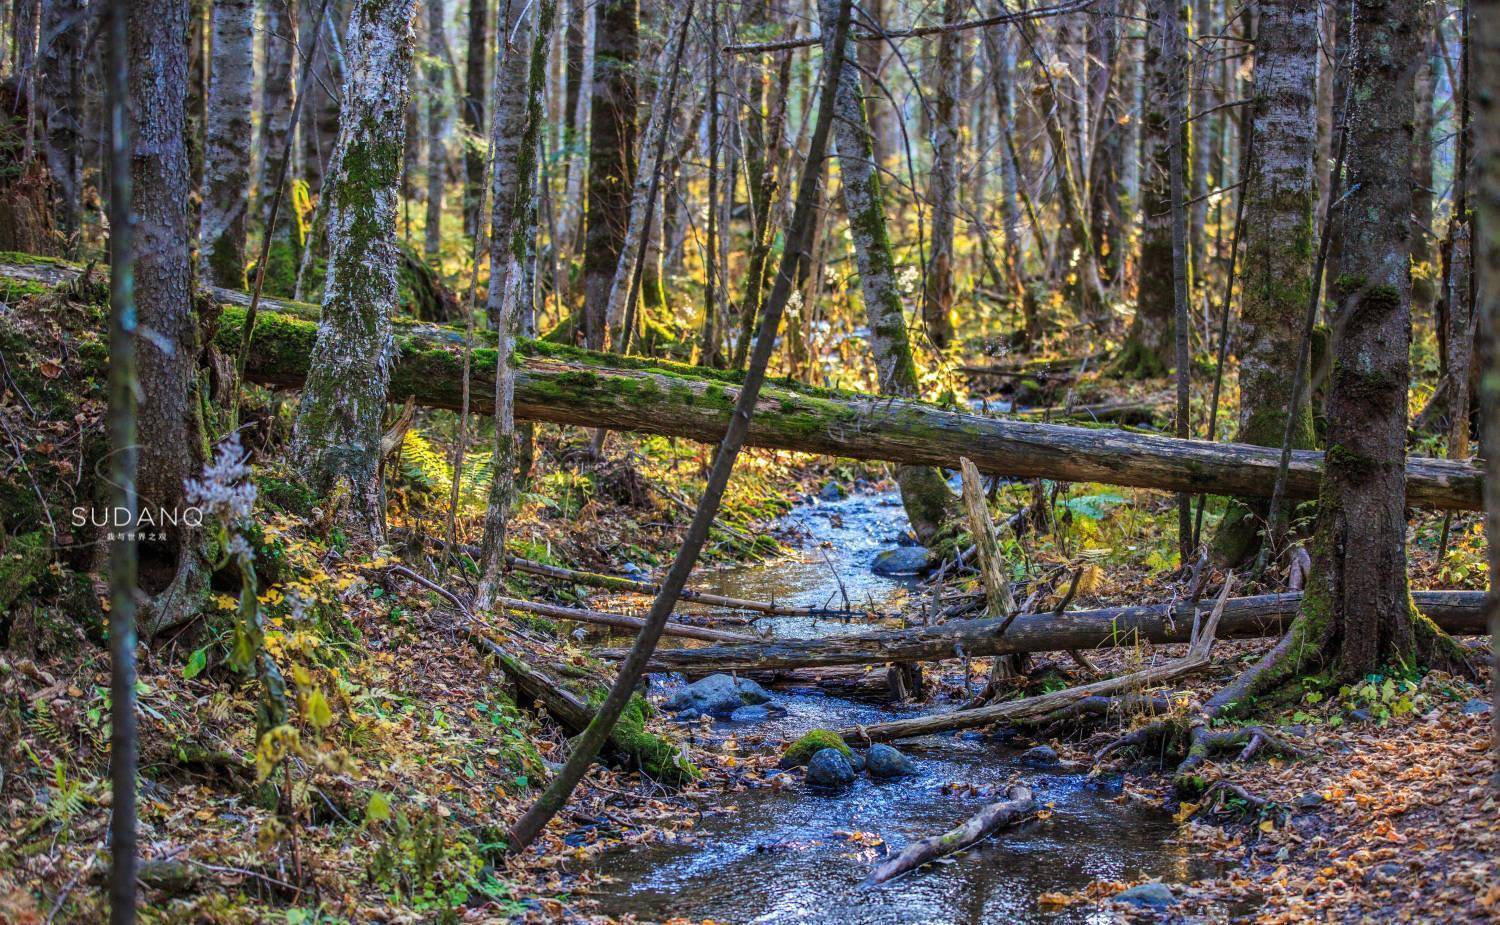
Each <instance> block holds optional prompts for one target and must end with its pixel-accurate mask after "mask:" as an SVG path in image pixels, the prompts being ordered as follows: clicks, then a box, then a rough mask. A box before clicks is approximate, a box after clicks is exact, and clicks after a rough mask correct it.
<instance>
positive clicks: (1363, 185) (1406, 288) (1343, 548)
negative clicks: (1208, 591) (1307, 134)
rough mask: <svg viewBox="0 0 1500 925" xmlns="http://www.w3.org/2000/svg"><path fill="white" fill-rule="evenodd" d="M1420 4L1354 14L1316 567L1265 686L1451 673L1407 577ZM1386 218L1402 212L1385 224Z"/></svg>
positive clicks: (1368, 1) (1364, 0)
mask: <svg viewBox="0 0 1500 925" xmlns="http://www.w3.org/2000/svg"><path fill="white" fill-rule="evenodd" d="M1420 32H1421V18H1420V16H1419V15H1418V5H1417V3H1416V2H1415V0H1357V2H1356V3H1355V5H1354V33H1353V37H1352V48H1351V50H1352V54H1353V58H1352V68H1351V74H1350V80H1351V81H1352V85H1351V88H1352V92H1351V94H1350V101H1351V102H1350V107H1351V112H1350V113H1349V156H1348V169H1349V177H1350V180H1349V185H1348V189H1349V193H1348V202H1347V203H1346V205H1345V208H1344V210H1343V213H1342V214H1343V216H1344V219H1345V220H1344V222H1343V229H1344V231H1343V243H1344V251H1343V255H1342V261H1343V262H1342V266H1341V268H1340V274H1339V277H1338V279H1337V281H1336V283H1335V285H1334V292H1335V295H1336V296H1337V308H1336V310H1335V312H1334V315H1333V318H1332V320H1333V323H1334V335H1333V344H1334V346H1333V357H1334V361H1333V372H1332V374H1331V376H1330V380H1329V388H1328V403H1327V409H1328V436H1327V443H1328V448H1329V449H1328V459H1327V463H1326V465H1325V467H1324V472H1323V482H1322V486H1321V489H1320V491H1319V498H1318V521H1317V528H1316V533H1315V535H1314V538H1313V546H1312V549H1313V557H1312V559H1313V566H1312V572H1311V575H1310V577H1309V579H1308V583H1307V596H1306V598H1305V600H1304V601H1303V605H1302V614H1301V617H1300V618H1299V620H1298V624H1297V625H1296V626H1294V627H1293V629H1292V645H1291V646H1290V652H1291V656H1290V658H1289V659H1287V660H1285V662H1284V663H1283V664H1282V665H1280V666H1277V667H1276V668H1275V669H1273V670H1269V671H1267V672H1265V673H1264V674H1265V680H1264V681H1262V682H1260V683H1261V684H1262V685H1268V684H1273V683H1277V682H1280V681H1284V680H1286V679H1287V678H1288V677H1289V676H1291V674H1292V673H1293V672H1295V671H1299V670H1302V669H1304V668H1305V667H1307V666H1309V665H1313V664H1318V663H1320V662H1321V663H1331V667H1332V669H1333V673H1334V674H1335V675H1336V676H1338V677H1344V678H1351V677H1359V676H1363V675H1365V674H1367V673H1369V672H1372V671H1375V670H1377V669H1379V668H1380V667H1381V666H1383V665H1387V664H1390V663H1392V662H1394V661H1397V660H1398V659H1404V660H1406V661H1408V662H1411V661H1417V662H1420V663H1423V664H1432V665H1439V666H1441V667H1452V666H1453V665H1454V664H1455V663H1456V662H1457V661H1458V660H1457V659H1456V658H1455V655H1454V653H1453V652H1451V651H1449V649H1450V648H1451V644H1450V645H1449V646H1444V645H1442V643H1448V642H1449V641H1448V640H1447V639H1446V637H1443V636H1442V634H1441V632H1440V631H1439V630H1438V629H1437V627H1435V626H1434V625H1433V624H1432V622H1431V621H1430V620H1428V619H1427V618H1425V617H1423V616H1421V615H1420V614H1418V613H1416V612H1415V610H1414V608H1413V606H1412V602H1411V597H1410V594H1409V592H1408V589H1407V580H1406V521H1405V517H1404V510H1403V509H1404V506H1405V487H1406V486H1405V482H1406V470H1405V462H1406V416H1407V408H1406V392H1407V383H1408V381H1409V373H1410V371H1409V359H1408V346H1409V343H1410V340H1411V271H1410V263H1409V261H1410V255H1411V248H1410V241H1411V225H1410V222H1408V221H1405V220H1404V217H1405V216H1406V215H1407V214H1408V213H1409V211H1410V209H1411V186H1410V183H1411V149H1412V107H1413V105H1414V103H1413V82H1414V78H1415V72H1416V70H1417V68H1418V66H1419V65H1420V62H1421V55H1420V51H1421V35H1420ZM1393 217H1397V219H1396V220H1393Z"/></svg>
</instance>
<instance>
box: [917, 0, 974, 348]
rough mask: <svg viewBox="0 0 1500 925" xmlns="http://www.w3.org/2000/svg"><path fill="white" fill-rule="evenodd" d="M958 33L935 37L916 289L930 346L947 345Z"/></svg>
mask: <svg viewBox="0 0 1500 925" xmlns="http://www.w3.org/2000/svg"><path fill="white" fill-rule="evenodd" d="M963 9H964V8H963V6H962V5H961V4H960V2H959V0H944V3H943V22H944V23H948V24H952V23H956V22H958V21H959V18H960V17H961V16H962V15H963ZM962 44H963V36H962V33H959V32H944V33H943V34H942V35H940V36H939V37H938V47H937V68H936V73H935V76H934V78H933V85H934V86H933V92H932V95H933V108H934V119H933V124H932V175H931V179H930V186H929V187H928V194H927V198H928V199H929V200H930V201H931V203H932V243H931V247H930V250H929V251H928V256H927V272H926V274H925V275H926V279H925V284H926V285H925V287H924V288H923V290H922V322H923V326H924V327H925V329H926V331H927V336H928V338H929V339H931V341H932V344H933V346H935V347H937V348H938V349H939V350H945V349H947V348H948V347H949V346H950V345H951V344H952V343H953V226H954V223H955V221H956V218H957V216H956V213H957V211H958V144H959V136H958V124H959V123H958V108H959V107H958V103H959V91H960V87H959V84H960V71H959V59H960V51H961V45H962Z"/></svg>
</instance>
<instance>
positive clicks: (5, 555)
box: [0, 530, 52, 613]
mask: <svg viewBox="0 0 1500 925" xmlns="http://www.w3.org/2000/svg"><path fill="white" fill-rule="evenodd" d="M51 563H52V543H51V541H50V540H49V539H48V537H47V532H46V531H45V530H33V531H31V532H30V533H23V534H21V535H20V536H15V537H11V538H10V540H9V541H8V542H6V543H5V544H4V547H3V549H0V613H5V612H6V611H8V610H10V607H11V605H12V604H14V603H15V602H16V601H18V600H20V598H21V595H23V594H25V593H26V592H27V591H28V590H30V588H31V586H32V585H33V584H35V583H36V582H37V581H38V580H40V579H41V577H42V576H43V575H45V574H46V573H47V567H48V566H49V565H50V564H51Z"/></svg>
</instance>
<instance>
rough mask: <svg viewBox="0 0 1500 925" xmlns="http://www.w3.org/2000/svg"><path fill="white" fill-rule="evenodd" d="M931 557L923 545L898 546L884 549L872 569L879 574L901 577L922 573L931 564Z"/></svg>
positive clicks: (876, 558)
mask: <svg viewBox="0 0 1500 925" xmlns="http://www.w3.org/2000/svg"><path fill="white" fill-rule="evenodd" d="M931 564H932V563H931V557H930V556H928V554H927V550H926V549H924V548H922V547H921V546H898V547H896V548H895V549H886V550H883V551H882V552H881V553H880V554H879V555H877V556H876V557H875V562H874V564H873V565H871V566H870V571H872V572H874V573H875V574H877V575H885V576H887V577H892V578H894V577H899V576H905V575H921V574H923V573H924V572H926V571H927V569H928V568H929V567H930V566H931Z"/></svg>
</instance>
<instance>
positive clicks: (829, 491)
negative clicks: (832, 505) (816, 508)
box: [818, 482, 845, 501]
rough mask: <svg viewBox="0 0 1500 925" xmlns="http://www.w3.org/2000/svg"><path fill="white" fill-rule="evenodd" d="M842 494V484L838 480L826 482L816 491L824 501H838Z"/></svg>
mask: <svg viewBox="0 0 1500 925" xmlns="http://www.w3.org/2000/svg"><path fill="white" fill-rule="evenodd" d="M844 494H845V492H844V486H842V485H840V484H839V483H838V482H828V483H826V484H825V485H824V486H823V487H822V489H820V490H819V491H818V497H819V498H820V499H822V500H824V501H840V500H842V499H843V497H844Z"/></svg>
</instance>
